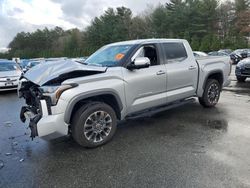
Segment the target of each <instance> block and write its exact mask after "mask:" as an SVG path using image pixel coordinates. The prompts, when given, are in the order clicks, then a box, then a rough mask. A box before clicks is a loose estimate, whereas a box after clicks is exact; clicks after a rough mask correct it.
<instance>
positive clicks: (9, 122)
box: [4, 121, 12, 127]
mask: <svg viewBox="0 0 250 188" xmlns="http://www.w3.org/2000/svg"><path fill="white" fill-rule="evenodd" d="M4 125H5V126H6V127H11V126H12V122H11V121H6V122H4Z"/></svg>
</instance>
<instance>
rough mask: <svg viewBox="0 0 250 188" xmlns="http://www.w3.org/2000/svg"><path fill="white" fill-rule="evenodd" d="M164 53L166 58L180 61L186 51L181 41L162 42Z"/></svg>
mask: <svg viewBox="0 0 250 188" xmlns="http://www.w3.org/2000/svg"><path fill="white" fill-rule="evenodd" d="M162 45H163V49H164V53H165V55H166V58H167V60H176V61H182V60H184V59H186V58H187V52H186V49H185V47H184V45H183V44H182V43H177V42H171V43H163V44H162Z"/></svg>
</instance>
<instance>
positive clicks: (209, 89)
mask: <svg viewBox="0 0 250 188" xmlns="http://www.w3.org/2000/svg"><path fill="white" fill-rule="evenodd" d="M220 92H221V85H220V83H219V82H218V81H217V80H215V79H208V80H207V83H206V86H205V90H204V93H203V96H202V97H200V98H199V102H200V104H201V105H202V106H204V107H206V108H210V107H214V106H215V105H216V104H217V103H218V101H219V99H220Z"/></svg>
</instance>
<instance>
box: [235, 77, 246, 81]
mask: <svg viewBox="0 0 250 188" xmlns="http://www.w3.org/2000/svg"><path fill="white" fill-rule="evenodd" d="M246 79H247V77H243V76H237V81H238V82H245V81H246Z"/></svg>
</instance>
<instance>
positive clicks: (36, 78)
mask: <svg viewBox="0 0 250 188" xmlns="http://www.w3.org/2000/svg"><path fill="white" fill-rule="evenodd" d="M105 71H106V68H105V67H91V66H86V65H82V64H79V63H76V62H72V61H60V62H52V63H44V64H40V65H37V66H36V67H34V68H33V69H31V70H29V71H28V72H27V73H25V74H24V75H23V76H22V77H21V78H20V83H19V87H18V95H19V98H24V99H25V102H26V104H27V105H26V106H23V107H22V109H21V113H20V119H21V121H22V122H23V123H24V122H26V120H29V127H30V129H31V138H32V139H33V138H34V137H36V136H38V132H37V123H38V122H39V120H40V119H41V118H42V117H43V115H44V114H43V110H44V109H42V107H43V108H44V107H46V113H47V115H51V114H52V111H51V107H52V106H54V105H56V103H57V101H58V99H59V97H60V95H61V94H62V93H63V92H64V91H66V90H67V89H70V88H73V87H77V86H78V84H76V83H72V84H62V83H63V82H64V81H65V80H68V79H73V78H78V77H85V76H91V75H94V74H100V73H104V72H105ZM41 103H43V105H42V104H41Z"/></svg>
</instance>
